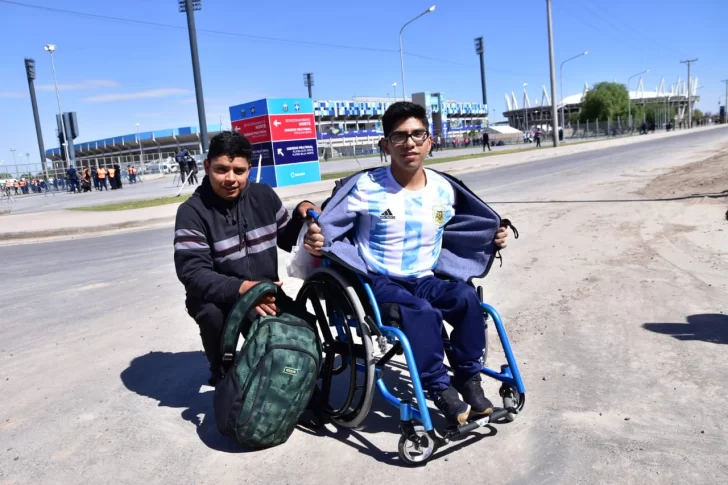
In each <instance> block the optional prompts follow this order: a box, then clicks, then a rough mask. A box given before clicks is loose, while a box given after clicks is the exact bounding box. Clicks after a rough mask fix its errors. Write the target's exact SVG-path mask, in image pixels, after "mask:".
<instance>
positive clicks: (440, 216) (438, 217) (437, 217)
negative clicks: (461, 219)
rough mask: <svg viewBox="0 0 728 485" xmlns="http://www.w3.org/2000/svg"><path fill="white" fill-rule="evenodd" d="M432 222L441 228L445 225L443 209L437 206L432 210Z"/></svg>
mask: <svg viewBox="0 0 728 485" xmlns="http://www.w3.org/2000/svg"><path fill="white" fill-rule="evenodd" d="M432 221H433V222H434V223H435V224H437V225H438V226H441V225H443V224H444V223H445V208H444V207H442V206H437V207H433V208H432Z"/></svg>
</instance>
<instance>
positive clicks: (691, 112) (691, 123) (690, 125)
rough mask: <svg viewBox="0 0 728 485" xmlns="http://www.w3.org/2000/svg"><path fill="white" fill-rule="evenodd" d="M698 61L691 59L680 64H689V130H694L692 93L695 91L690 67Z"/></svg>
mask: <svg viewBox="0 0 728 485" xmlns="http://www.w3.org/2000/svg"><path fill="white" fill-rule="evenodd" d="M697 61H698V60H697V59H690V60H687V61H680V64H687V65H688V128H692V127H693V106H692V103H691V98H692V94H693V93H692V91H693V89H692V88H693V87H692V85H691V82H692V79H691V78H690V66H691V65H692V63H693V62H697Z"/></svg>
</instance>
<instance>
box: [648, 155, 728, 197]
mask: <svg viewBox="0 0 728 485" xmlns="http://www.w3.org/2000/svg"><path fill="white" fill-rule="evenodd" d="M637 194H639V195H641V196H643V197H647V198H656V199H657V198H668V197H700V196H707V197H716V198H719V196H723V198H725V196H726V195H728V149H723V150H720V151H719V152H718V153H716V154H715V155H713V156H711V157H708V158H707V159H705V160H703V161H700V162H696V163H689V164H687V165H683V166H681V167H677V168H675V169H673V170H670V171H669V172H667V173H665V174H663V175H660V176H658V177H656V178H655V179H654V180H653V181H651V182H650V183H648V184H647V185H646V186H645V187H644V188H643V189H641V190H639V191H637ZM723 204H724V205H728V204H727V203H725V201H723Z"/></svg>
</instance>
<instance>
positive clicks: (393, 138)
mask: <svg viewBox="0 0 728 485" xmlns="http://www.w3.org/2000/svg"><path fill="white" fill-rule="evenodd" d="M429 136H430V134H429V133H427V130H415V131H413V132H412V133H404V132H394V133H392V134H391V135H389V136H388V137H387V140H389V141H390V142H392V143H394V144H395V145H404V144H405V143H407V139H408V138H412V141H413V142H415V144H417V145H422V144H423V143H424V142H425V140H427V138H429Z"/></svg>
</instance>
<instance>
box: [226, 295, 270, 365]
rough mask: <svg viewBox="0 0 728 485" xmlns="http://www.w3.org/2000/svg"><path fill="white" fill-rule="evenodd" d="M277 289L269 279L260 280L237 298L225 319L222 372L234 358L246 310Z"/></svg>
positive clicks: (246, 313)
mask: <svg viewBox="0 0 728 485" xmlns="http://www.w3.org/2000/svg"><path fill="white" fill-rule="evenodd" d="M277 291H278V286H277V285H275V284H273V283H271V282H270V281H261V282H260V283H258V284H257V285H255V286H253V287H252V288H250V289H249V290H248V291H246V292H245V293H243V294H242V295H241V296H240V298H238V301H237V302H236V303H235V306H234V307H233V309H232V310H231V311H230V315H228V317H227V320H226V321H225V329H224V330H223V335H222V367H223V370H224V372H226V371H227V369H228V368H229V367H230V365H231V364H232V362H233V360H234V358H235V348H236V347H237V346H238V337H239V335H240V326H241V325H242V324H243V322H244V321H245V318H246V317H247V315H248V312H249V311H250V310H251V309H252V308H253V307H254V306H255V305H256V304H257V303H258V301H260V299H261V298H263V297H264V296H267V295H275V294H276V292H277Z"/></svg>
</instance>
